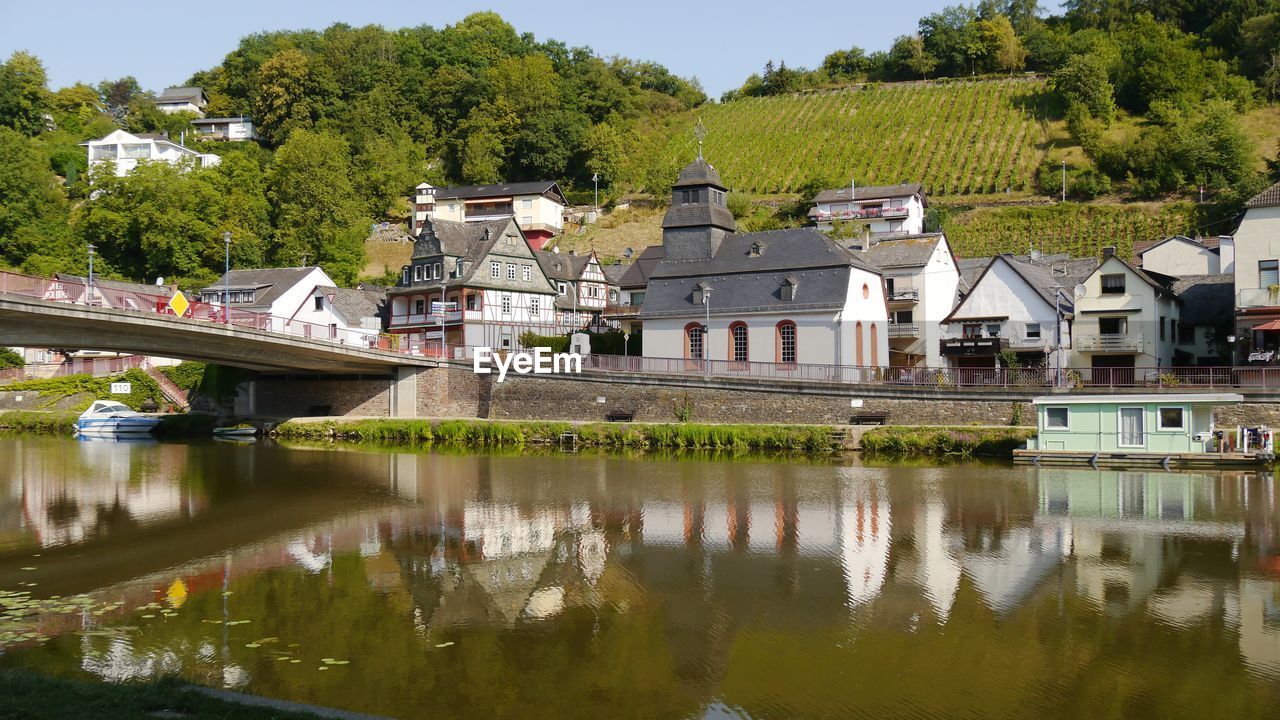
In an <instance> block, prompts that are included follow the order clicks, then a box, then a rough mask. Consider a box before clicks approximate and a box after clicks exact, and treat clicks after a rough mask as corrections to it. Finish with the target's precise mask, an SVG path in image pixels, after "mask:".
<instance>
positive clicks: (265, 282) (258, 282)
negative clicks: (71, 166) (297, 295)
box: [204, 267, 317, 307]
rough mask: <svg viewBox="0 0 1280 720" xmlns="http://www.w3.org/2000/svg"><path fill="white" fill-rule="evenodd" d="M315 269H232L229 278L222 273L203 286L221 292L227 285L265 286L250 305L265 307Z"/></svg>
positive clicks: (205, 290)
mask: <svg viewBox="0 0 1280 720" xmlns="http://www.w3.org/2000/svg"><path fill="white" fill-rule="evenodd" d="M316 269H317V268H315V267H292V268H261V269H251V270H232V271H231V273H230V278H229V279H228V276H227V275H223V276H222V277H220V278H218V281H217V282H215V283H213V284H212V285H209V286H208V287H206V288H204V292H221V291H222V289H223V288H225V287H227V286H230V287H231V289H233V290H235V289H253V290H262V289H263V288H267V291H266V292H260V293H258V294H257V295H256V296H255V297H254V301H253V303H252V305H250V307H266V306H269V305H271V303H273V302H275V301H276V298H278V297H280V296H281V295H283V294H285V293H286V292H288V290H289V288H291V287H293V286H294V285H297V284H298V283H300V282H302V280H303V279H305V278H306V277H307V275H310V274H311V272H312V271H314V270H316ZM233 304H234V303H233Z"/></svg>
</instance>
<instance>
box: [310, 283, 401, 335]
mask: <svg viewBox="0 0 1280 720" xmlns="http://www.w3.org/2000/svg"><path fill="white" fill-rule="evenodd" d="M386 299H387V295H386V292H385V291H376V290H361V289H357V288H339V287H333V286H332V285H317V286H315V287H314V288H312V290H311V293H310V295H308V296H307V298H306V299H305V300H304V301H303V302H302V304H301V305H300V306H298V309H297V310H295V311H294V313H293V315H291V316H289V322H288V323H287V324H286V328H287V329H288V330H289V331H290V332H295V333H297V334H300V335H305V336H308V337H313V336H314V335H315V333H316V332H320V333H321V337H324V338H327V339H329V340H335V341H337V342H340V343H344V344H347V345H369V344H370V342H371V341H372V340H373V339H375V338H377V336H378V335H379V334H380V333H381V332H382V324H383V315H384V312H383V311H384V309H385V306H386ZM326 328H327V329H328V331H327V333H326V332H325V329H326Z"/></svg>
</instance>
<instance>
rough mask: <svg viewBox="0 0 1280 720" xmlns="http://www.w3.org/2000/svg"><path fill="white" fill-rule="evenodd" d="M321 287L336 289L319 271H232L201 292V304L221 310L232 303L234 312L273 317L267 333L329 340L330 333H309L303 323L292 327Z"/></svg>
mask: <svg viewBox="0 0 1280 720" xmlns="http://www.w3.org/2000/svg"><path fill="white" fill-rule="evenodd" d="M317 287H327V288H334V287H336V284H335V283H334V282H333V280H332V279H330V277H329V275H328V274H326V273H325V271H324V270H321V269H320V268H318V267H293V268H268V269H253V270H232V271H231V272H230V274H227V275H223V276H222V277H220V278H218V281H217V282H215V283H214V284H212V285H210V286H208V287H206V288H204V289H203V290H201V291H200V301H201V302H206V303H209V304H210V305H217V306H219V307H222V306H223V305H224V303H229V304H230V306H231V308H232V310H233V312H234V311H235V310H243V311H245V312H252V313H258V314H261V315H269V316H271V318H270V321H269V324H268V325H266V326H264V328H263V329H270V330H275V331H276V332H292V333H295V334H298V335H307V336H308V337H317V336H318V337H325V336H326V335H327V334H328V333H326V332H323V331H320V330H318V329H316V328H309V329H308V328H307V327H305V326H304V325H303V324H302V323H301V322H299V321H294V322H292V323H290V320H291V319H292V318H293V317H294V315H296V314H297V313H298V311H299V310H301V309H302V308H303V307H304V306H305V305H306V304H307V303H314V301H313V300H312V295H313V293H314V291H315V289H316V288H317ZM232 317H233V318H234V315H233V316H232ZM334 339H336V335H335V336H334Z"/></svg>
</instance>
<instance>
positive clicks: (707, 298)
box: [702, 285, 711, 375]
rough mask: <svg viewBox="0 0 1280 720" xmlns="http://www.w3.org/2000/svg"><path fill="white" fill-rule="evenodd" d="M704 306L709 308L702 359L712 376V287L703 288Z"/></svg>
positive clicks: (703, 334) (703, 339)
mask: <svg viewBox="0 0 1280 720" xmlns="http://www.w3.org/2000/svg"><path fill="white" fill-rule="evenodd" d="M702 304H703V305H706V306H707V320H706V323H704V324H703V326H702V359H703V360H704V361H706V362H704V363H703V367H704V368H705V370H704V372H706V374H708V375H710V374H711V352H710V351H711V286H710V285H707V286H705V287H703V288H702Z"/></svg>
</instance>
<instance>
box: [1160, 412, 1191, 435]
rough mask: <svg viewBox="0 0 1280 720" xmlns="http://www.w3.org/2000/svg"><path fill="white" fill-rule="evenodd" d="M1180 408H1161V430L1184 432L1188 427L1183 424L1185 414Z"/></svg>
mask: <svg viewBox="0 0 1280 720" xmlns="http://www.w3.org/2000/svg"><path fill="white" fill-rule="evenodd" d="M1182 410H1183V409H1182V408H1180V407H1162V408H1160V413H1159V414H1160V429H1161V430H1183V429H1185V428H1186V425H1184V424H1183V417H1182V415H1183V412H1182Z"/></svg>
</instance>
